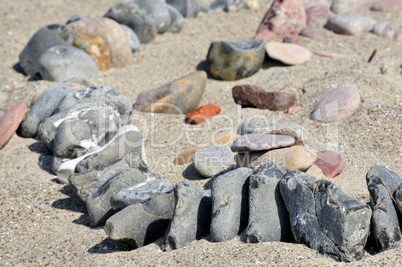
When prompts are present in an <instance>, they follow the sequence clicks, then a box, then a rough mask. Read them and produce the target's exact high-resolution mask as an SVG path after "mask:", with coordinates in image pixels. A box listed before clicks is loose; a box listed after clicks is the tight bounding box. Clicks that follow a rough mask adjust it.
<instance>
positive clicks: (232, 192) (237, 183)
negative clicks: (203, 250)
mask: <svg viewBox="0 0 402 267" xmlns="http://www.w3.org/2000/svg"><path fill="white" fill-rule="evenodd" d="M251 173H252V170H251V169H248V168H237V169H234V170H232V171H230V172H227V173H224V174H222V175H219V176H217V177H215V178H214V179H213V180H212V189H211V196H212V219H211V228H210V233H211V239H212V240H213V241H215V242H223V241H227V240H231V239H233V238H234V237H235V236H236V235H238V234H240V233H241V232H243V230H244V229H245V228H246V227H247V224H248V213H249V211H248V202H249V201H248V198H249V180H250V175H251Z"/></svg>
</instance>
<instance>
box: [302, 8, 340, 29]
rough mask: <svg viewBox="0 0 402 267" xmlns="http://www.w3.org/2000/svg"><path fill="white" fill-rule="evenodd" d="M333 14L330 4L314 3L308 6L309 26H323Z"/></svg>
mask: <svg viewBox="0 0 402 267" xmlns="http://www.w3.org/2000/svg"><path fill="white" fill-rule="evenodd" d="M331 15H333V13H332V12H331V10H330V9H329V7H328V6H322V5H314V6H311V7H309V8H306V17H307V26H308V27H323V26H324V25H325V23H327V20H328V18H329V17H330V16H331Z"/></svg>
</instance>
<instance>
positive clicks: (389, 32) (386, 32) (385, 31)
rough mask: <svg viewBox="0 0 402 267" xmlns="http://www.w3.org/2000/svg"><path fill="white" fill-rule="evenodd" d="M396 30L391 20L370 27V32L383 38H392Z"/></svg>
mask: <svg viewBox="0 0 402 267" xmlns="http://www.w3.org/2000/svg"><path fill="white" fill-rule="evenodd" d="M396 30H397V28H396V26H395V25H394V24H393V23H392V22H379V23H377V24H376V25H375V26H374V27H373V29H371V32H372V33H374V34H376V35H378V36H380V37H383V38H387V39H394V36H395V33H396Z"/></svg>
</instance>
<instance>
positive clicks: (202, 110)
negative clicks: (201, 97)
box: [186, 104, 221, 124]
mask: <svg viewBox="0 0 402 267" xmlns="http://www.w3.org/2000/svg"><path fill="white" fill-rule="evenodd" d="M220 112H221V108H220V107H218V106H215V105H212V104H207V105H204V106H201V107H199V108H197V109H196V110H194V111H193V112H189V113H187V114H186V121H187V122H188V123H190V124H200V123H201V122H203V121H205V120H206V119H208V118H210V117H213V116H216V115H218V114H219V113H220Z"/></svg>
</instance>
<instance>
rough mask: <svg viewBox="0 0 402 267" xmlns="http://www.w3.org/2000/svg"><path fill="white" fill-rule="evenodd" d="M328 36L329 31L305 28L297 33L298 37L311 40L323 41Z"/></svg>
mask: <svg viewBox="0 0 402 267" xmlns="http://www.w3.org/2000/svg"><path fill="white" fill-rule="evenodd" d="M328 34H329V31H328V30H326V29H324V28H305V29H303V30H302V31H301V32H300V33H299V35H301V36H304V37H308V38H311V39H324V38H325V37H327V36H328Z"/></svg>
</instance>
